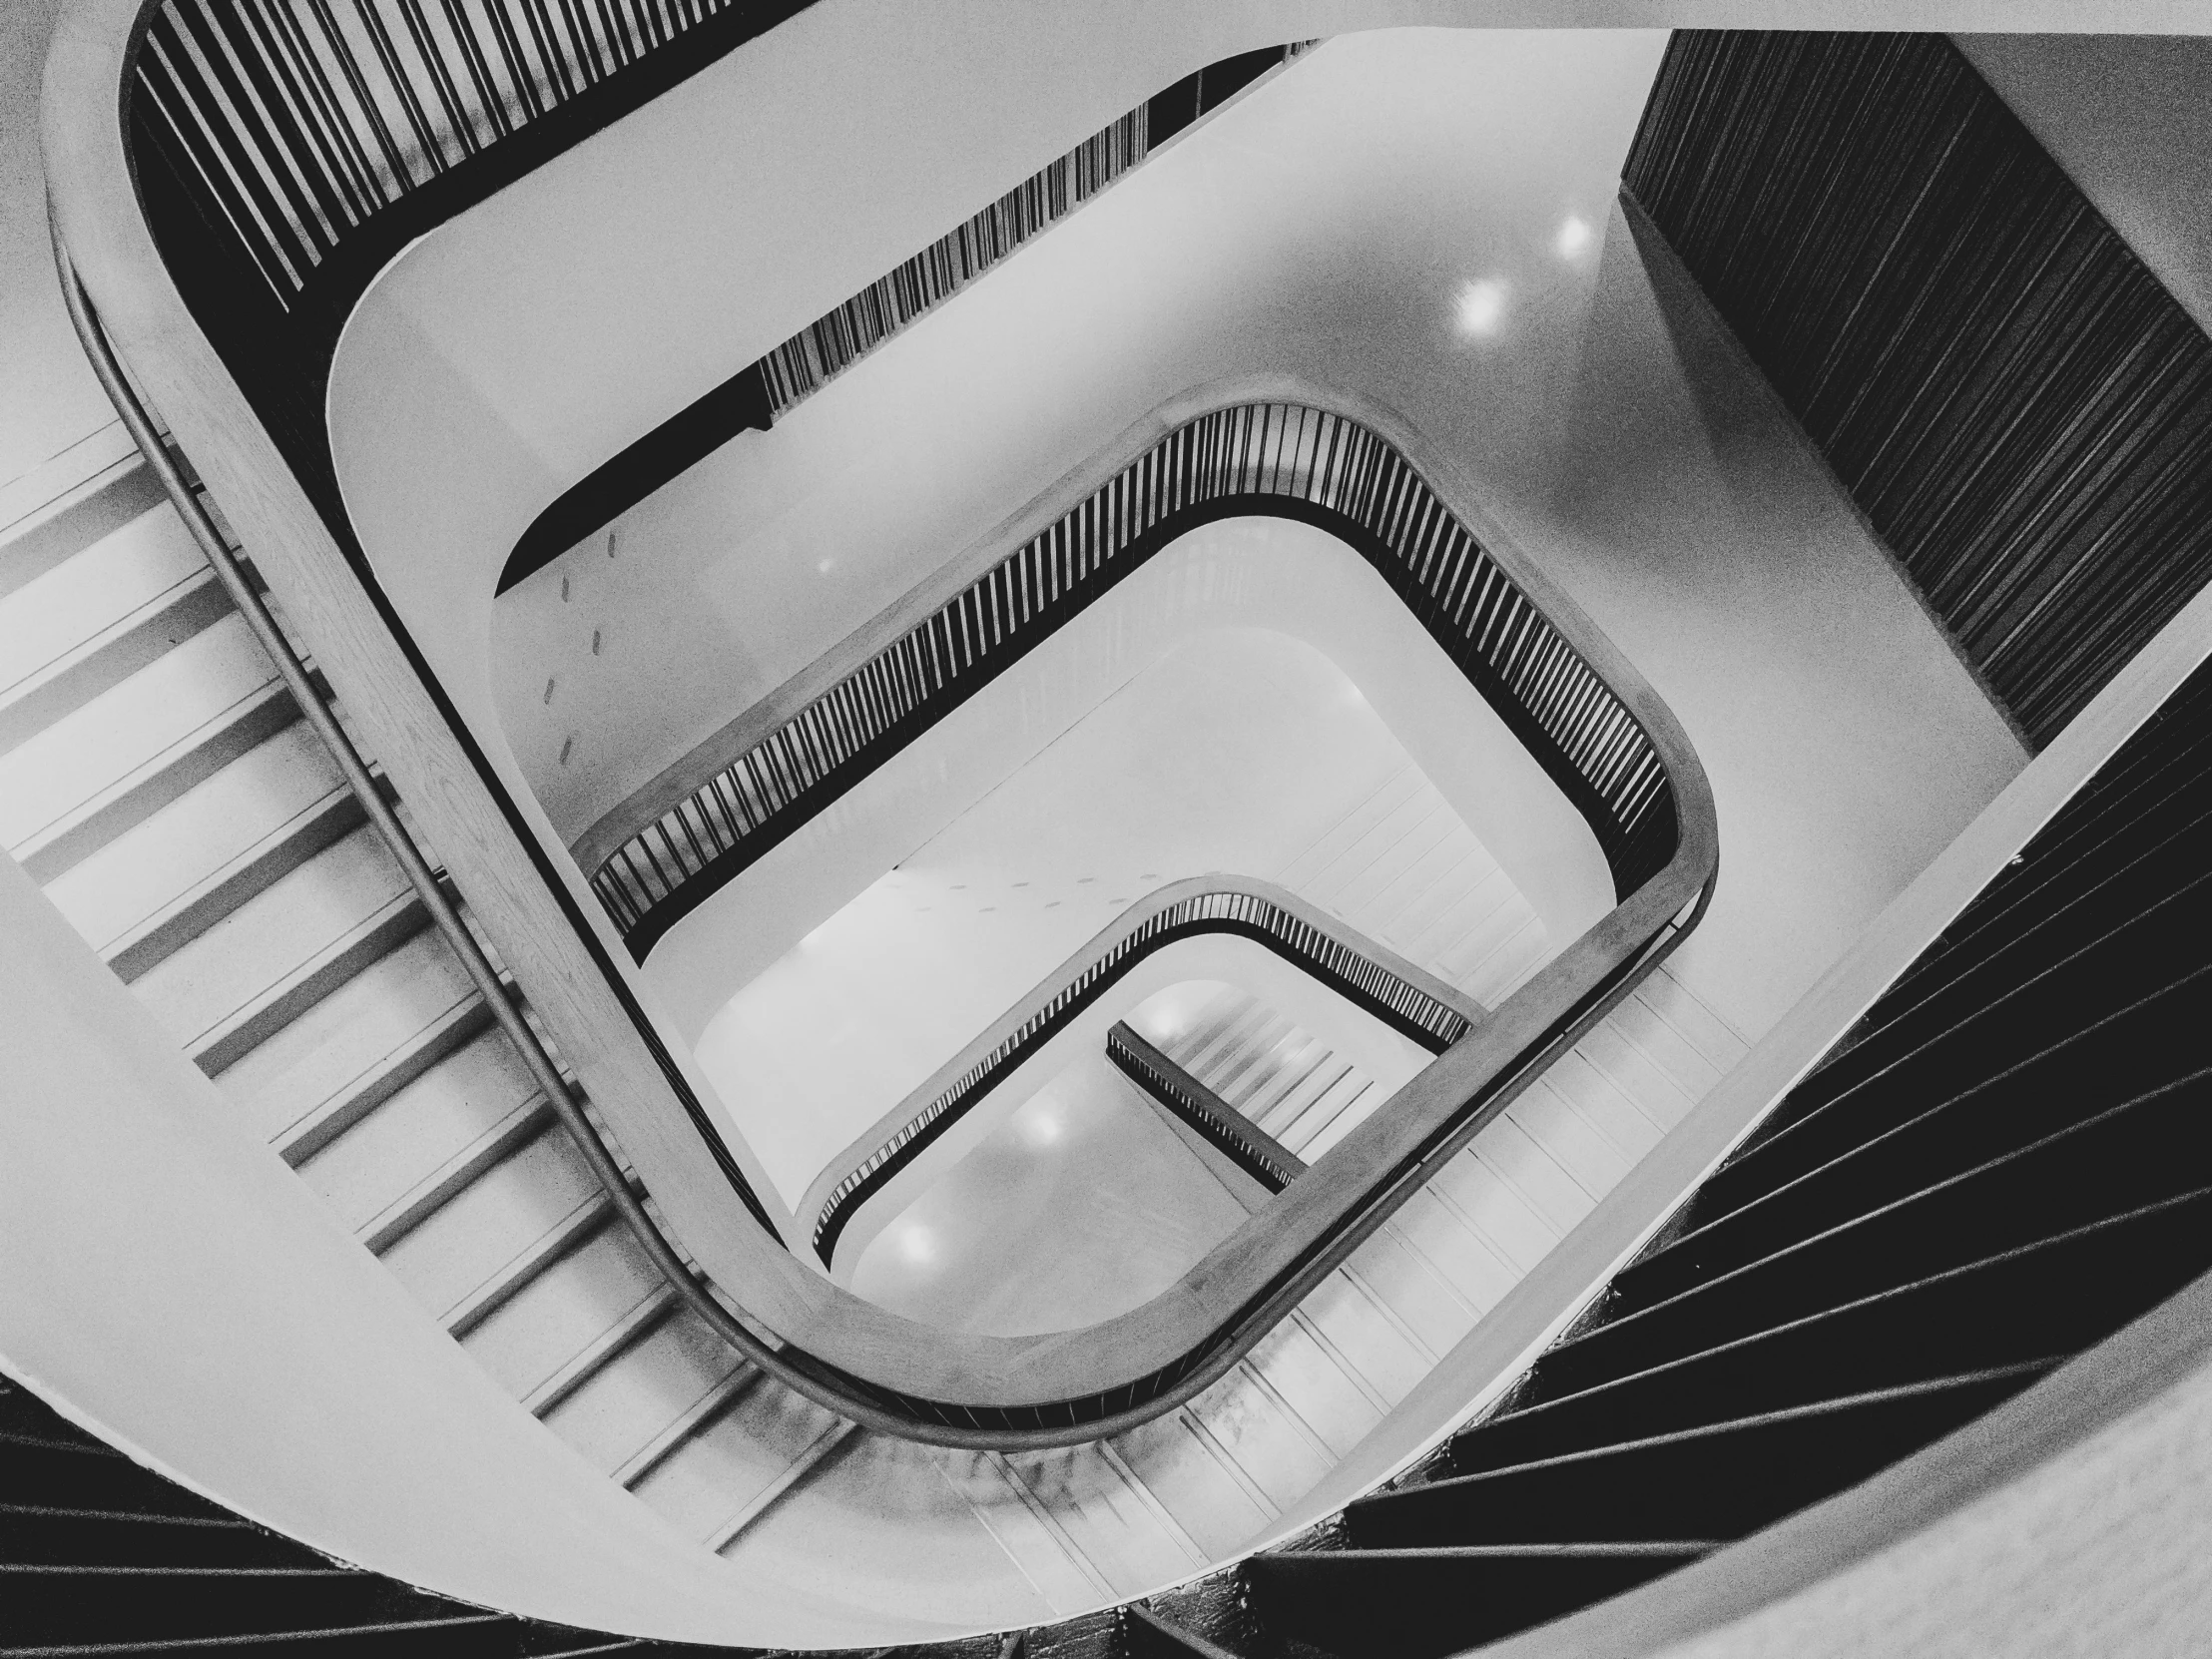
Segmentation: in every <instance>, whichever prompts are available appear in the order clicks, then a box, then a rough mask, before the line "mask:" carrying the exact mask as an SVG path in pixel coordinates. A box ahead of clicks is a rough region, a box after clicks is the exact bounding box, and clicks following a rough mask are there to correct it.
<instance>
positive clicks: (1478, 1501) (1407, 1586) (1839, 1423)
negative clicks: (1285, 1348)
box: [1246, 667, 2212, 1655]
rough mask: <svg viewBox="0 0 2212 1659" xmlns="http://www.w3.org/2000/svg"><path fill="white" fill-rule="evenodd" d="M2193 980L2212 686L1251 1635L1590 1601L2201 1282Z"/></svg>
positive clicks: (2208, 1221) (1436, 1636)
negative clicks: (1379, 1606) (1491, 1407)
mask: <svg viewBox="0 0 2212 1659" xmlns="http://www.w3.org/2000/svg"><path fill="white" fill-rule="evenodd" d="M2208 986H2212V667H2206V668H2200V669H2199V670H2198V671H2197V672H2196V673H2195V674H2194V675H2193V676H2192V677H2191V679H2190V680H2189V681H2188V683H2186V684H2185V685H2184V686H2183V687H2182V688H2181V689H2180V690H2179V691H2178V692H2176V693H2175V695H2174V696H2173V697H2172V698H2170V699H2168V701H2167V703H2166V705H2165V707H2164V708H2163V709H2161V710H2160V711H2159V713H2158V715H2157V716H2156V717H2155V718H2154V719H2152V720H2151V721H2150V722H2148V723H2147V724H2146V725H2145V727H2144V728H2143V730H2142V731H2140V732H2138V733H2137V734H2136V735H2135V736H2134V737H2133V738H2132V739H2130V740H2129V742H2128V743H2127V744H2126V745H2125V746H2123V747H2122V748H2121V749H2120V751H2119V752H2118V753H2117V754H2115V755H2114V756H2113V757H2112V759H2111V760H2110V761H2108V762H2107V763H2106V764H2105V765H2104V766H2103V767H2102V768H2101V769H2100V770H2099V771H2098V773H2097V776H2096V777H2095V778H2094V779H2093V780H2092V781H2091V782H2090V783H2089V784H2088V785H2087V786H2086V787H2084V788H2083V789H2082V790H2081V791H2080V792H2079V793H2078V794H2077V795H2076V796H2075V797H2074V799H2073V800H2072V801H2071V802H2069V803H2068V804H2067V806H2066V807H2065V809H2064V810H2063V811H2062V812H2060V813H2059V814H2058V815H2057V816H2056V817H2055V818H2053V820H2052V821H2051V822H2050V823H2049V824H2048V825H2047V826H2045V827H2044V829H2043V830H2041V832H2040V833H2038V834H2037V835H2036V836H2035V837H2034V839H2033V840H2031V841H2030V842H2029V843H2028V845H2027V847H2026V848H2025V849H2024V850H2023V851H2022V853H2021V855H2020V856H2019V857H2018V858H2017V859H2015V860H2014V861H2013V862H2012V863H2011V864H2010V865H2009V866H2008V867H2006V868H2005V869H2004V870H2002V871H2001V872H2000V873H1999V874H1998V875H1997V876H1996V877H1995V878H1994V879H1992V880H1991V881H1990V882H1989V884H1988V885H1987V886H1986V887H1984V888H1983V890H1982V891H1981V893H1980V894H1979V895H1978V896H1976V897H1975V899H1974V901H1973V902H1972V903H1971V904H1970V905H1968V906H1967V907H1966V908H1965V909H1964V910H1963V911H1961V912H1960V914H1959V915H1958V917H1957V918H1956V920H1955V921H1954V922H1953V923H1952V924H1951V925H1950V927H1948V928H1947V929H1945V931H1944V933H1943V935H1942V937H1941V938H1939V939H1938V940H1936V943H1935V944H1933V945H1931V946H1930V948H1929V949H1928V950H1927V951H1926V952H1924V953H1923V954H1922V956H1921V958H1920V959H1919V960H1918V961H1917V962H1915V963H1914V965H1913V966H1912V968H1911V969H1910V970H1908V971H1907V972H1906V973H1905V974H1904V975H1903V976H1901V977H1900V978H1899V980H1898V981H1897V983H1896V984H1894V985H1893V986H1892V987H1891V988H1890V989H1889V990H1888V991H1887V992H1886V993H1885V994H1884V995H1883V996H1882V997H1881V998H1880V1000H1878V1001H1877V1002H1876V1003H1875V1005H1874V1007H1873V1008H1872V1009H1871V1010H1869V1012H1868V1014H1867V1016H1866V1018H1865V1019H1864V1020H1863V1021H1862V1022H1861V1023H1860V1025H1859V1027H1858V1028H1857V1029H1856V1030H1855V1031H1853V1032H1852V1033H1851V1034H1850V1036H1849V1037H1848V1038H1847V1039H1846V1040H1845V1041H1844V1042H1843V1043H1841V1044H1839V1045H1838V1046H1837V1048H1836V1049H1835V1050H1834V1051H1832V1052H1831V1054H1830V1055H1829V1056H1828V1057H1827V1058H1826V1059H1825V1060H1824V1061H1823V1062H1822V1064H1821V1065H1820V1066H1819V1067H1818V1068H1816V1069H1815V1070H1814V1071H1813V1072H1811V1073H1810V1074H1809V1075H1808V1076H1807V1077H1806V1078H1805V1079H1804V1080H1803V1081H1802V1082H1801V1083H1799V1084H1798V1085H1797V1087H1796V1088H1794V1089H1793V1090H1792V1091H1791V1092H1790V1094H1789V1096H1788V1098H1787V1099H1785V1100H1784V1101H1783V1102H1781V1103H1780V1104H1779V1105H1778V1106H1777V1107H1776V1108H1775V1110H1774V1111H1773V1112H1772V1113H1771V1114H1770V1116H1769V1117H1768V1119H1767V1120H1766V1122H1765V1123H1764V1124H1762V1125H1761V1127H1760V1129H1759V1131H1758V1132H1757V1133H1756V1134H1755V1135H1754V1136H1752V1137H1751V1138H1750V1139H1749V1140H1747V1142H1746V1143H1745V1145H1744V1146H1743V1147H1742V1148H1740V1149H1739V1150H1738V1151H1737V1152H1736V1153H1735V1154H1733V1155H1732V1156H1731V1157H1730V1158H1729V1159H1728V1161H1727V1162H1726V1163H1724V1164H1723V1165H1722V1166H1721V1168H1720V1169H1719V1170H1718V1171H1716V1172H1715V1173H1714V1174H1713V1175H1712V1176H1711V1177H1709V1178H1708V1179H1707V1180H1706V1181H1705V1183H1704V1184H1703V1185H1702V1186H1701V1187H1700V1188H1699V1189H1698V1191H1697V1192H1696V1193H1695V1194H1694V1195H1693V1196H1692V1197H1691V1199H1690V1200H1689V1201H1688V1203H1687V1204H1686V1205H1685V1206H1684V1207H1683V1209H1682V1210H1681V1211H1680V1213H1679V1214H1678V1215H1677V1216H1676V1217H1675V1218H1674V1219H1673V1220H1672V1221H1670V1223H1669V1224H1668V1226H1667V1227H1666V1228H1665V1229H1664V1230H1662V1232H1661V1234H1660V1236H1659V1237H1658V1238H1657V1239H1656V1240H1654V1241H1653V1243H1652V1244H1651V1245H1650V1246H1649V1247H1648V1248H1647V1249H1646V1250H1645V1251H1644V1252H1643V1253H1642V1254H1641V1255H1640V1257H1639V1258H1638V1259H1637V1260H1636V1261H1635V1262H1633V1263H1631V1264H1630V1265H1629V1266H1628V1267H1627V1268H1626V1269H1625V1270H1624V1271H1622V1272H1621V1273H1620V1274H1618V1275H1616V1276H1615V1278H1614V1280H1613V1282H1612V1284H1611V1285H1610V1286H1608V1287H1607V1289H1606V1291H1605V1292H1604V1294H1603V1295H1602V1297H1601V1298H1600V1299H1599V1301H1598V1302H1597V1303H1596V1304H1595V1305H1594V1306H1593V1307H1592V1308H1591V1309H1590V1310H1589V1311H1588V1312H1587V1313H1586V1314H1585V1315H1584V1316H1583V1318H1582V1319H1580V1320H1579V1321H1578V1322H1577V1323H1576V1325H1575V1326H1574V1328H1573V1329H1571V1330H1570V1331H1569V1332H1568V1333H1567V1335H1566V1336H1565V1337H1564V1338H1563V1339H1562V1340H1561V1341H1559V1342H1558V1343H1556V1344H1554V1345H1553V1346H1552V1347H1551V1348H1550V1349H1548V1350H1547V1351H1546V1352H1545V1353H1544V1354H1543V1355H1542V1356H1541V1357H1539V1359H1538V1360H1537V1362H1536V1364H1535V1366H1534V1367H1533V1368H1532V1369H1531V1370H1530V1371H1529V1372H1528V1373H1527V1374H1526V1375H1525V1376H1524V1377H1522V1378H1521V1379H1520V1380H1519V1382H1518V1383H1516V1384H1515V1386H1514V1387H1513V1389H1512V1391H1511V1392H1510V1393H1509V1394H1508V1395H1507V1396H1506V1398H1505V1399H1504V1401H1503V1402H1502V1404H1501V1405H1500V1407H1499V1408H1498V1409H1497V1410H1496V1411H1495V1412H1494V1413H1492V1414H1491V1415H1489V1416H1488V1417H1486V1418H1485V1419H1484V1420H1483V1421H1481V1422H1479V1423H1477V1424H1476V1425H1474V1426H1473V1427H1471V1428H1469V1429H1466V1430H1464V1431H1463V1432H1461V1433H1460V1434H1459V1435H1457V1436H1456V1437H1455V1438H1454V1439H1453V1440H1452V1441H1451V1442H1450V1443H1449V1445H1448V1446H1447V1447H1446V1449H1445V1451H1444V1452H1443V1454H1442V1455H1440V1456H1439V1457H1437V1458H1436V1459H1434V1460H1432V1462H1431V1463H1430V1464H1429V1465H1428V1466H1427V1467H1426V1468H1424V1469H1422V1470H1420V1471H1418V1472H1417V1473H1416V1474H1415V1475H1414V1476H1413V1477H1411V1478H1410V1479H1408V1480H1406V1481H1404V1482H1401V1483H1400V1484H1399V1485H1398V1486H1397V1487H1396V1488H1395V1489H1393V1490H1390V1491H1386V1492H1381V1493H1377V1494H1375V1495H1373V1496H1370V1497H1367V1498H1363V1499H1361V1500H1360V1501H1358V1502H1357V1503H1354V1504H1353V1505H1352V1506H1351V1507H1350V1508H1349V1509H1348V1510H1347V1511H1346V1512H1345V1514H1344V1515H1343V1517H1341V1519H1340V1521H1339V1522H1338V1523H1337V1524H1336V1526H1335V1527H1334V1528H1332V1529H1331V1530H1329V1531H1326V1532H1324V1533H1322V1534H1319V1535H1317V1536H1313V1537H1309V1538H1308V1539H1307V1540H1305V1546H1306V1547H1305V1548H1304V1549H1303V1550H1301V1551H1299V1552H1294V1553H1283V1554H1273V1555H1263V1556H1261V1557H1259V1558H1258V1560H1257V1562H1256V1563H1255V1564H1254V1570H1253V1571H1252V1573H1251V1575H1250V1576H1249V1578H1248V1579H1247V1582H1246V1589H1247V1592H1248V1597H1249V1599H1250V1601H1251V1604H1252V1606H1253V1610H1254V1611H1255V1612H1256V1613H1257V1615H1258V1617H1259V1621H1260V1623H1261V1625H1262V1626H1263V1627H1264V1636H1265V1637H1267V1638H1272V1639H1276V1640H1282V1639H1289V1640H1290V1641H1293V1642H1296V1643H1300V1644H1305V1645H1306V1646H1307V1647H1318V1648H1321V1649H1322V1650H1324V1651H1326V1652H1331V1653H1338V1654H1346V1655H1351V1654H1366V1653H1378V1654H1380V1653H1384V1652H1387V1653H1390V1654H1393V1655H1395V1654H1400V1653H1405V1654H1418V1653H1424V1652H1426V1653H1443V1652H1447V1651H1457V1650H1459V1649H1462V1648H1465V1647H1470V1646H1473V1645H1474V1644H1476V1643H1478V1642H1481V1641H1485V1640H1489V1639H1492V1638H1495V1637H1498V1636H1502V1635H1505V1634H1508V1633H1509V1632H1511V1631H1512V1630H1514V1629H1517V1628H1521V1627H1523V1626H1525V1625H1527V1624H1530V1623H1534V1622H1536V1621H1537V1620H1538V1619H1540V1618H1547V1617H1553V1616H1556V1615H1558V1614H1559V1613H1563V1612H1566V1611H1569V1610H1571V1609H1572V1608H1574V1607H1577V1606H1581V1605H1585V1604H1587V1603H1589V1602H1591V1601H1595V1600H1598V1599H1601V1598H1602V1597H1604V1596H1607V1595H1610V1594H1613V1593H1615V1592H1617V1591H1618V1590H1619V1589H1621V1588H1623V1587H1624V1586H1625V1585H1627V1584H1629V1583H1633V1582H1635V1581H1636V1579H1637V1577H1638V1576H1648V1573H1646V1574H1639V1573H1638V1572H1637V1571H1635V1570H1632V1568H1633V1563H1634V1562H1636V1561H1642V1562H1643V1563H1644V1565H1645V1567H1647V1568H1648V1569H1649V1571H1651V1572H1656V1571H1663V1570H1666V1569H1668V1568H1670V1567H1672V1566H1674V1565H1676V1564H1679V1563H1681V1562H1685V1561H1689V1560H1693V1559H1695V1558H1696V1557H1697V1556H1699V1555H1701V1554H1703V1553H1705V1552H1706V1551H1708V1550H1710V1549H1712V1548H1715V1547H1717V1546H1718V1545H1719V1544H1721V1543H1723V1542H1726V1541H1728V1540H1731V1539H1735V1538H1740V1537H1743V1536H1746V1535H1747V1534H1750V1533H1752V1532H1755V1531H1757V1530H1759V1529H1760V1528H1762V1527H1765V1526H1768V1525H1771V1524H1772V1523H1774V1522H1775V1521H1778V1520H1780V1519H1782V1518H1783V1517H1784V1516H1786V1515H1789V1514H1791V1513H1793V1512H1794V1511H1797V1510H1800V1509H1803V1508H1805V1507H1806V1506H1807V1505H1809V1504H1813V1503H1817V1502H1819V1501H1820V1500H1822V1499H1823V1498H1825V1497H1828V1496H1830V1495H1831V1494H1833V1493H1835V1492H1838V1491H1840V1490H1842V1489H1844V1488H1845V1487H1848V1486H1851V1485H1853V1484H1856V1483H1857V1482H1859V1481H1862V1480H1865V1479H1867V1478H1868V1477H1869V1476H1871V1475H1873V1474H1875V1473H1876V1472H1878V1471H1879V1470H1881V1469H1883V1468H1885V1467H1887V1466H1888V1465H1890V1464H1892V1463H1894V1462H1896V1461H1897V1460H1898V1459H1900V1458H1902V1457H1906V1456H1910V1455H1911V1454H1913V1453H1914V1452H1916V1451H1918V1450H1920V1449H1921V1448H1922V1447H1925V1446H1927V1445H1929V1444H1930V1443H1931V1442H1933V1441H1935V1440H1936V1439H1938V1438H1940V1437H1941V1436H1943V1435H1944V1434H1947V1433H1949V1432H1951V1431H1952V1430H1954V1429H1957V1428H1959V1427H1961V1426H1963V1425H1965V1424H1966V1423H1968V1422H1970V1421H1972V1420H1973V1419H1974V1418H1975V1417H1977V1416H1980V1415H1982V1414H1983V1413H1985V1412H1987V1411H1989V1410H1990V1409H1992V1408H1993V1407H1995V1406H1997V1405H1999V1404H2001V1403H2002V1402H2003V1401H2004V1400H2006V1399H2007V1398H2009V1397H2010V1396H2012V1395H2013V1394H2016V1393H2018V1392H2019V1391H2020V1390H2021V1389H2023V1388H2027V1387H2030V1386H2032V1385H2033V1384H2034V1383H2037V1382H2038V1381H2039V1380H2041V1379H2042V1378H2044V1377H2046V1376H2048V1375H2049V1374H2050V1372H2051V1371H2052V1370H2053V1369H2054V1368H2056V1367H2057V1366H2058V1365H2061V1364H2063V1363H2064V1362H2065V1361H2066V1360H2067V1359H2069V1358H2071V1357H2072V1356H2074V1355H2077V1354H2079V1353H2081V1352H2082V1351H2083V1350H2085V1349H2087V1348H2090V1347H2091V1346H2093V1345H2095V1344H2096V1343H2098V1342H2101V1341H2102V1340H2104V1339H2105V1338H2107V1337H2109V1336H2110V1335H2111V1334H2112V1333H2113V1332H2114V1331H2116V1330H2118V1329H2119V1327H2121V1326H2122V1325H2124V1324H2125V1323H2126V1322H2127V1321H2129V1320H2131V1319H2134V1318H2136V1317H2137V1316H2139V1315H2141V1314H2143V1313H2145V1312H2147V1311H2148V1310H2149V1309H2151V1308H2152V1307H2154V1306H2155V1305H2156V1304H2157V1303H2159V1302H2160V1301H2161V1300H2163V1299H2164V1298H2167V1297H2169V1296H2172V1295H2173V1294H2174V1293H2175V1292H2177V1291H2179V1290H2181V1289H2182V1288H2183V1287H2185V1286H2186V1285H2188V1284H2189V1283H2190V1282H2191V1281H2192V1280H2194V1279H2196V1278H2198V1277H2199V1276H2200V1275H2203V1274H2205V1273H2207V1272H2208V1271H2212V1150H2208V1149H2212V1141H2208V1140H2207V1138H2206V1136H2205V1135H2204V1132H2203V1129H2204V1117H2205V1112H2206V1110H2207V1108H2208V1107H2212V1039H2208V1038H2207V1036H2206V1025H2205V1020H2204V1009H2205V1005H2206V1003H2205V997H2206V989H2207V987H2208ZM1485 1575H1489V1576H1488V1577H1487V1578H1486V1577H1485ZM1478 1589H1480V1590H1483V1591H1484V1592H1485V1593H1483V1594H1480V1595H1478V1594H1476V1591H1477V1590H1478ZM1532 1591H1540V1594H1535V1595H1533V1596H1532V1594H1531V1592H1532ZM1378 1595H1384V1596H1389V1597H1394V1598H1395V1600H1394V1601H1392V1602H1391V1603H1390V1605H1389V1606H1388V1607H1387V1609H1386V1610H1384V1611H1382V1612H1371V1611H1370V1604H1371V1603H1372V1602H1373V1600H1374V1598H1375V1597H1377V1596H1378ZM1364 1598H1365V1599H1364ZM1247 1651H1251V1652H1255V1653H1258V1652H1269V1651H1273V1649H1272V1648H1271V1647H1270V1645H1269V1643H1268V1641H1267V1640H1262V1641H1261V1642H1258V1643H1255V1644H1254V1645H1253V1646H1252V1647H1251V1648H1249V1649H1247Z"/></svg>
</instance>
